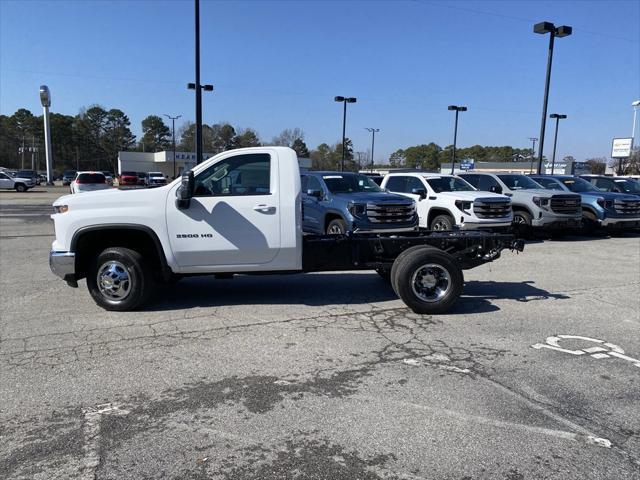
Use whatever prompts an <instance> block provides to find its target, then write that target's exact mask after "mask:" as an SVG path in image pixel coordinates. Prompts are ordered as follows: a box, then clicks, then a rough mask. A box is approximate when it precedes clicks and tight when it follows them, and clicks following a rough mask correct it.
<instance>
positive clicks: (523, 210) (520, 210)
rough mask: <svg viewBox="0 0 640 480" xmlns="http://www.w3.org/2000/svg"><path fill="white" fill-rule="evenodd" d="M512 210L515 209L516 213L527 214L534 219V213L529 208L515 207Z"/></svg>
mask: <svg viewBox="0 0 640 480" xmlns="http://www.w3.org/2000/svg"><path fill="white" fill-rule="evenodd" d="M512 208H513V211H514V212H525V213H527V214H529V215H530V216H531V218H533V213H531V212H530V211H529V209H528V208H527V207H521V206H515V205H514V206H513V207H512Z"/></svg>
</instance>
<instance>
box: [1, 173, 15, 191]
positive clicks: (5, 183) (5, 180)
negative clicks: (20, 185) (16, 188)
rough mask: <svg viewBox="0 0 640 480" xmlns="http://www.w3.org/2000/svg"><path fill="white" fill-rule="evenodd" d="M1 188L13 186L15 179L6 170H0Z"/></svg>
mask: <svg viewBox="0 0 640 480" xmlns="http://www.w3.org/2000/svg"><path fill="white" fill-rule="evenodd" d="M0 188H13V180H11V178H9V175H7V174H6V173H4V172H0Z"/></svg>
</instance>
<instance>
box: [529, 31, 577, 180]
mask: <svg viewBox="0 0 640 480" xmlns="http://www.w3.org/2000/svg"><path fill="white" fill-rule="evenodd" d="M572 30H573V29H572V28H571V27H569V26H567V25H562V26H560V27H556V26H555V25H554V24H553V23H551V22H540V23H536V24H535V25H534V26H533V31H534V32H535V33H539V34H541V35H544V34H545V33H548V34H549V52H548V54H547V77H546V80H545V83H544V100H543V102H542V123H541V125H540V146H539V147H538V175H540V173H541V171H542V153H543V150H544V130H545V127H546V123H547V105H548V103H549V84H550V83H551V63H552V61H553V43H554V40H555V38H556V37H558V38H562V37H568V36H569V35H571V32H572Z"/></svg>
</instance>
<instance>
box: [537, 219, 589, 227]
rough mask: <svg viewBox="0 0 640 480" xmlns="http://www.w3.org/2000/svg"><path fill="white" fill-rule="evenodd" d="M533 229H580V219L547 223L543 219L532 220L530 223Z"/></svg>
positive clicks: (557, 220) (556, 220)
mask: <svg viewBox="0 0 640 480" xmlns="http://www.w3.org/2000/svg"><path fill="white" fill-rule="evenodd" d="M532 224H533V226H534V227H537V228H544V229H545V230H560V229H563V228H580V227H581V226H582V218H581V217H578V218H556V219H555V220H551V221H548V220H546V219H545V218H544V217H543V218H539V219H534V220H533V221H532Z"/></svg>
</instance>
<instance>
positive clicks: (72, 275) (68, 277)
mask: <svg viewBox="0 0 640 480" xmlns="http://www.w3.org/2000/svg"><path fill="white" fill-rule="evenodd" d="M49 267H50V268H51V271H52V272H53V273H54V274H55V275H57V276H58V277H60V278H61V279H63V280H64V281H65V282H67V284H69V285H71V286H73V287H77V286H78V283H77V281H76V254H75V253H74V252H54V251H52V252H50V253H49Z"/></svg>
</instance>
